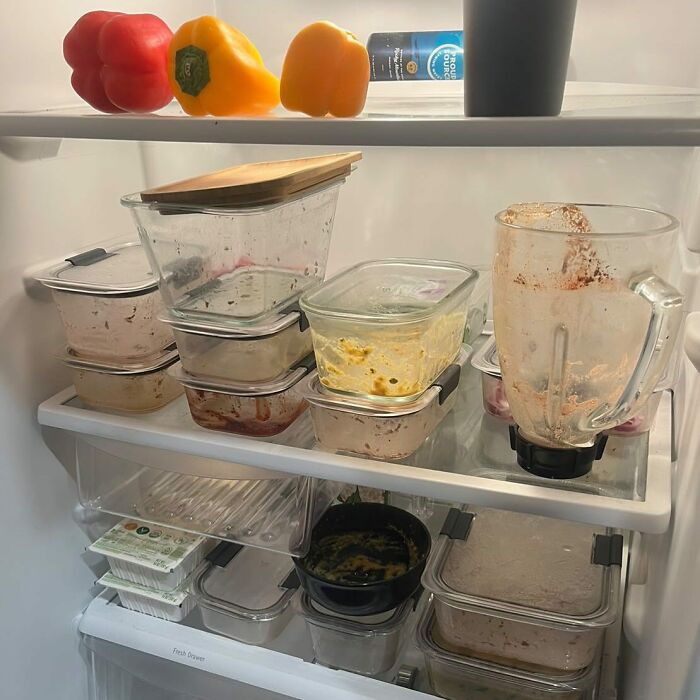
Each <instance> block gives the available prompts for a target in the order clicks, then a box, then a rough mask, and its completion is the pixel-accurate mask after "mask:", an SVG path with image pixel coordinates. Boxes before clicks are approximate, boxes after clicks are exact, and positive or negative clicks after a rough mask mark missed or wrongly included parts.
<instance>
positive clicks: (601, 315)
mask: <svg viewBox="0 0 700 700" xmlns="http://www.w3.org/2000/svg"><path fill="white" fill-rule="evenodd" d="M496 222H497V242H496V256H495V259H494V265H493V299H494V326H495V334H496V343H497V346H498V354H499V359H500V365H501V372H502V375H503V382H504V386H505V391H506V395H507V397H508V401H509V403H510V406H511V409H512V412H513V417H514V419H515V422H516V424H517V428H516V429H515V430H514V431H513V433H512V434H511V442H512V446H513V448H514V449H516V451H517V453H518V462H519V464H520V465H521V466H522V467H524V468H525V469H527V470H528V471H531V472H533V473H536V474H540V475H542V476H549V477H554V478H570V477H573V476H580V475H582V474H585V473H586V472H587V471H589V470H590V468H591V465H592V463H593V460H594V459H597V458H599V457H600V456H601V454H602V450H603V448H604V440H603V438H602V437H601V436H600V433H601V431H603V430H605V429H607V428H611V427H614V426H616V425H619V424H620V423H624V422H625V421H626V420H627V418H628V417H629V415H630V413H631V412H632V411H633V410H634V409H635V408H637V407H638V406H639V405H640V404H642V403H643V402H644V401H646V399H647V398H648V396H649V394H650V393H651V392H652V390H653V389H654V386H655V385H656V383H657V381H658V379H659V377H660V375H661V373H662V372H663V370H664V368H665V366H666V364H667V363H668V360H669V356H670V353H671V351H672V349H673V345H674V342H675V339H676V336H677V334H678V330H679V326H680V323H681V315H682V309H681V305H682V297H681V295H680V293H679V292H678V291H676V289H674V288H673V287H672V286H671V285H669V284H668V283H667V282H666V281H665V279H664V277H665V276H666V275H667V274H668V268H669V265H670V262H671V260H672V258H673V255H674V251H675V239H676V234H677V231H678V222H677V221H676V220H675V219H674V218H673V217H671V216H668V215H667V214H662V213H661V212H656V211H651V210H648V209H638V208H634V207H625V206H612V205H603V204H601V205H597V204H593V205H591V204H580V205H574V204H555V203H547V204H517V205H514V206H512V207H510V208H508V209H506V210H505V211H502V212H501V213H499V214H498V215H497V216H496Z"/></svg>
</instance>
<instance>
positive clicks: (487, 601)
mask: <svg viewBox="0 0 700 700" xmlns="http://www.w3.org/2000/svg"><path fill="white" fill-rule="evenodd" d="M621 561H622V537H621V535H617V534H613V532H612V531H611V530H609V529H608V530H605V529H604V528H601V527H597V528H596V527H592V526H590V525H582V524H579V523H572V522H568V521H564V520H555V519H553V518H545V517H542V516H536V515H525V514H521V513H511V512H508V511H500V510H492V509H489V508H473V509H471V512H468V511H466V510H462V511H460V510H457V509H452V510H451V511H450V513H449V514H448V517H447V519H446V521H445V525H444V527H443V529H442V531H441V534H440V537H439V539H438V543H437V545H436V547H435V551H434V555H433V556H432V557H431V560H430V562H429V563H428V566H427V567H426V570H425V573H424V575H423V585H424V586H425V588H426V589H427V590H429V591H431V592H432V593H433V594H434V603H435V615H436V630H437V634H438V635H439V638H440V640H441V645H442V646H443V647H444V648H445V649H447V650H449V651H452V652H455V653H457V654H463V655H466V656H473V657H480V658H485V659H487V660H490V661H496V662H498V663H503V664H504V665H509V666H516V667H517V666H520V667H524V668H529V667H531V666H533V665H534V666H538V667H541V668H547V669H554V670H556V671H558V672H563V671H573V670H580V669H582V668H585V667H587V666H589V665H590V664H591V663H592V661H593V659H594V657H595V655H596V652H597V650H598V647H599V646H600V643H601V640H602V638H603V633H604V632H605V629H606V628H607V627H608V626H609V625H611V624H612V623H613V622H614V621H615V619H616V618H617V615H618V607H619V604H618V594H619V587H620V564H621Z"/></svg>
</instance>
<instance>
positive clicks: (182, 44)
mask: <svg viewBox="0 0 700 700" xmlns="http://www.w3.org/2000/svg"><path fill="white" fill-rule="evenodd" d="M168 78H169V80H170V86H171V88H172V91H173V94H174V95H175V97H176V98H177V101H178V102H179V103H180V105H181V106H182V108H183V109H184V110H185V112H187V114H192V115H194V116H203V115H205V114H213V115H214V116H217V117H218V116H221V117H225V116H244V115H256V114H264V113H265V112H268V111H269V110H271V109H272V108H273V107H276V106H277V105H278V104H279V101H280V98H279V80H278V79H277V78H276V77H275V76H274V75H273V74H272V73H270V71H269V70H267V68H265V65H264V64H263V60H262V57H261V56H260V53H259V52H258V50H257V49H256V48H255V45H254V44H253V42H252V41H250V39H248V37H247V36H246V35H245V34H243V32H240V31H238V29H236V28H235V27H232V26H230V25H229V24H226V22H222V21H221V20H220V19H217V18H216V17H209V16H205V17H200V18H199V19H193V20H191V21H190V22H186V23H185V24H183V25H182V26H181V27H180V28H179V29H178V30H177V31H176V32H175V35H174V36H173V39H172V41H171V42H170V49H169V51H168Z"/></svg>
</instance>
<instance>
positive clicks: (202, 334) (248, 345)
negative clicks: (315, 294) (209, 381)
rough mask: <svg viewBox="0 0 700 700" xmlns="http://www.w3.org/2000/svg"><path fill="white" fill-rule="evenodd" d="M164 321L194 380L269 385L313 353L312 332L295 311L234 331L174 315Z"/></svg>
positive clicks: (185, 368) (186, 369)
mask: <svg viewBox="0 0 700 700" xmlns="http://www.w3.org/2000/svg"><path fill="white" fill-rule="evenodd" d="M162 318H163V320H164V321H165V322H166V323H168V324H169V325H170V326H171V328H172V331H173V335H174V336H175V342H176V343H177V349H178V352H179V353H180V361H181V362H182V367H183V369H184V370H185V371H186V372H188V373H189V374H193V375H195V376H204V377H212V378H215V379H223V380H228V381H233V382H267V381H270V380H272V379H275V378H276V377H279V376H280V375H281V374H284V373H286V372H287V371H288V370H289V368H290V367H291V366H292V365H293V364H295V363H296V362H298V361H299V360H301V359H303V358H304V357H306V356H307V355H308V354H309V353H310V352H311V351H312V346H311V332H310V331H309V328H308V326H307V325H306V324H305V323H304V322H303V320H302V316H301V314H300V313H299V312H298V311H292V312H289V313H284V314H276V315H274V316H273V317H271V318H270V319H268V320H267V321H265V322H261V323H259V324H256V325H254V326H246V327H242V328H237V329H234V328H230V327H228V326H224V325H221V324H213V323H204V322H193V321H185V320H182V319H178V318H177V317H176V316H173V315H167V316H163V317H162Z"/></svg>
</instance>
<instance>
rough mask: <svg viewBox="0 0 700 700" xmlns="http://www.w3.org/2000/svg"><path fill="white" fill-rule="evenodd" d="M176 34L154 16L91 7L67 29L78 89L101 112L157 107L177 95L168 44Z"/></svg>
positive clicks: (73, 78)
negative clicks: (170, 73)
mask: <svg viewBox="0 0 700 700" xmlns="http://www.w3.org/2000/svg"><path fill="white" fill-rule="evenodd" d="M172 36H173V33H172V32H171V31H170V29H169V28H168V26H167V25H166V24H165V22H163V20H161V19H159V18H158V17H156V16H155V15H149V14H143V15H128V14H123V13H121V12H104V11H101V10H99V11H96V12H88V13H87V14H86V15H83V16H82V17H81V18H80V19H79V20H78V21H77V22H76V23H75V24H74V25H73V28H72V29H71V30H70V31H69V32H68V34H66V37H65V39H64V40H63V56H64V58H65V59H66V62H67V63H68V65H69V66H70V67H71V68H72V69H73V75H72V76H71V84H72V85H73V89H74V90H75V91H76V92H77V93H78V95H80V97H82V98H83V99H84V100H85V101H86V102H87V103H88V104H90V105H92V106H93V107H94V108H95V109H98V110H100V111H101V112H152V111H154V110H156V109H160V108H161V107H164V106H165V105H167V104H168V103H169V102H170V101H171V100H172V98H173V93H172V90H171V89H170V84H169V82H168V71H167V60H168V46H169V45H170V39H171V38H172Z"/></svg>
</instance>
